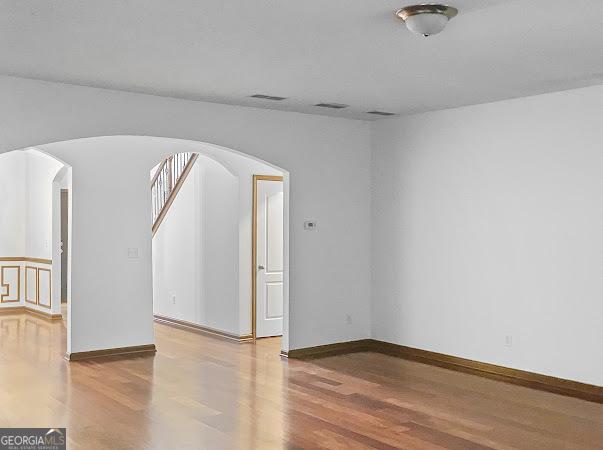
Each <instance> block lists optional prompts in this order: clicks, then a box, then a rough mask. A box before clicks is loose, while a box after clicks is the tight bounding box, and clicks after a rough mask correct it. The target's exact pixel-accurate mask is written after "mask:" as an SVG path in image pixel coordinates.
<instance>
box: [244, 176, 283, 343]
mask: <svg viewBox="0 0 603 450" xmlns="http://www.w3.org/2000/svg"><path fill="white" fill-rule="evenodd" d="M258 181H280V182H283V191H284V188H285V187H284V177H282V176H281V175H254V176H253V207H252V213H251V336H252V338H253V340H254V341H255V340H256V339H257V333H256V329H257V270H256V269H257V266H258V265H257V256H258V255H257V246H258ZM283 250H284V249H283ZM283 299H284V296H283Z"/></svg>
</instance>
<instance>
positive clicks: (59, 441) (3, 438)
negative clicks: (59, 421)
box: [0, 428, 67, 450]
mask: <svg viewBox="0 0 603 450" xmlns="http://www.w3.org/2000/svg"><path fill="white" fill-rule="evenodd" d="M66 448H67V430H66V429H65V428H0V450H65V449H66Z"/></svg>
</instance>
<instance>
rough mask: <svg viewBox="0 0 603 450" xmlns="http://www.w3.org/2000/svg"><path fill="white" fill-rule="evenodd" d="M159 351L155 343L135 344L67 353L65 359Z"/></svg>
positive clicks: (152, 353) (131, 354)
mask: <svg viewBox="0 0 603 450" xmlns="http://www.w3.org/2000/svg"><path fill="white" fill-rule="evenodd" d="M156 352H157V348H156V347H155V344H147V345H135V346H132V347H118V348H107V349H103V350H92V351H88V352H73V353H66V354H65V359H67V360H68V361H82V360H85V359H93V358H102V357H107V356H123V357H133V356H147V355H154V354H155V353H156Z"/></svg>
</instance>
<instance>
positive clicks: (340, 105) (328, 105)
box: [314, 103, 348, 109]
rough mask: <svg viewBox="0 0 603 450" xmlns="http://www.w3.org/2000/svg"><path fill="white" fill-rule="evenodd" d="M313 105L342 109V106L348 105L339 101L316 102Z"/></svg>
mask: <svg viewBox="0 0 603 450" xmlns="http://www.w3.org/2000/svg"><path fill="white" fill-rule="evenodd" d="M314 106H319V107H321V108H331V109H342V108H347V107H348V105H343V104H341V103H317V104H316V105H314Z"/></svg>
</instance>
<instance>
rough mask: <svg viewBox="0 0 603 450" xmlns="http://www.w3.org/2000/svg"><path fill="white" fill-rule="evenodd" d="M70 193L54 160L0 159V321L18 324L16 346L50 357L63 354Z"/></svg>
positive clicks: (29, 152)
mask: <svg viewBox="0 0 603 450" xmlns="http://www.w3.org/2000/svg"><path fill="white" fill-rule="evenodd" d="M70 192H71V167H70V166H69V165H67V164H66V163H64V162H63V161H61V160H60V159H57V158H55V157H53V156H51V155H49V154H47V153H45V152H43V151H41V150H39V149H37V148H29V149H25V150H15V151H12V152H9V153H3V154H0V204H2V216H1V218H0V286H1V289H0V312H2V313H4V314H3V315H2V317H1V318H0V320H3V322H4V321H5V320H6V321H8V322H11V319H12V322H11V323H12V325H19V324H21V323H22V324H23V326H22V327H21V329H22V330H23V333H22V334H20V335H15V338H16V342H18V341H19V340H20V339H28V340H30V339H35V340H37V341H36V346H37V348H38V351H40V352H41V353H48V354H49V355H54V357H62V355H63V354H64V353H65V352H66V351H68V348H69V343H68V337H67V335H68V329H69V327H68V326H67V321H68V320H69V317H68V315H69V314H68V311H69V304H70V295H69V294H70V288H69V280H70V273H69V271H70V253H69V250H68V249H69V240H70V236H71V233H70V225H69V224H70V216H71V205H70V203H69V200H68V199H69V197H70ZM46 320H49V321H53V322H54V323H53V324H49V323H47V322H46ZM7 329H9V330H10V329H11V326H9V327H8V328H7ZM34 329H35V332H34V331H33V330H34ZM9 332H10V331H9Z"/></svg>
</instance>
